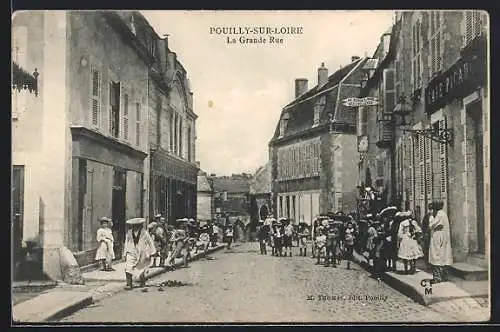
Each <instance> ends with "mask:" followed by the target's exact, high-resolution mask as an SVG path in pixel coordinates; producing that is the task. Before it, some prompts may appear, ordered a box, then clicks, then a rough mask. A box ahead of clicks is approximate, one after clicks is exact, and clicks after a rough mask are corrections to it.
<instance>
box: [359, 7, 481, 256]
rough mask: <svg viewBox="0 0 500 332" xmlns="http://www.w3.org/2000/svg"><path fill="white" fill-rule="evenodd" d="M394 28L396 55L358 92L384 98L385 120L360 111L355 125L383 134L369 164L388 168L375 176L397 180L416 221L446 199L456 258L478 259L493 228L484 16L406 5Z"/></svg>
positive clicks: (400, 197) (397, 191) (397, 196)
mask: <svg viewBox="0 0 500 332" xmlns="http://www.w3.org/2000/svg"><path fill="white" fill-rule="evenodd" d="M396 26H397V28H396V27H395V28H394V29H393V36H392V38H391V39H392V40H391V47H393V48H394V49H393V51H394V54H393V55H392V56H391V57H390V59H389V61H387V63H384V66H383V68H382V67H380V68H378V69H377V71H378V72H379V73H383V75H378V76H377V75H374V76H373V77H372V78H371V79H370V80H369V81H368V83H367V88H366V89H364V91H362V94H361V96H365V95H372V94H375V93H377V89H378V88H377V87H379V86H381V87H382V91H381V92H378V93H380V95H381V96H382V97H383V98H385V99H383V106H384V107H383V108H382V109H383V113H377V114H378V115H379V118H374V115H373V113H370V112H366V110H363V109H360V113H359V119H360V121H359V125H358V129H359V128H361V127H363V128H366V127H368V129H367V132H368V136H369V137H372V140H373V136H374V134H375V133H377V132H382V133H384V135H385V136H383V137H381V138H380V137H379V138H378V140H379V141H380V139H382V140H385V141H387V144H383V145H377V144H375V145H373V144H369V152H368V153H367V154H366V158H367V161H366V163H368V164H369V163H371V165H377V167H378V165H382V164H383V165H386V167H383V168H382V167H381V168H380V172H379V171H378V170H377V174H380V175H382V178H383V179H388V181H389V183H392V184H389V187H390V188H392V189H393V191H394V192H393V197H394V199H392V202H394V203H396V204H398V205H400V207H402V208H403V207H404V208H409V209H411V210H413V211H415V214H416V216H417V219H419V220H420V219H421V218H422V217H423V215H424V214H425V213H426V212H427V205H428V203H430V202H432V201H433V200H442V201H443V202H444V203H445V209H446V211H447V213H448V216H449V218H450V225H451V236H452V248H453V257H454V260H455V261H456V262H463V261H475V262H478V264H482V263H481V262H482V261H483V262H484V261H485V259H486V257H487V256H486V254H487V253H488V252H489V248H488V244H489V241H488V239H489V225H490V216H489V212H488V211H489V210H490V179H489V168H488V167H489V143H488V142H489V116H488V115H489V97H488V95H489V94H488V89H489V87H488V80H487V74H486V73H487V68H488V67H487V59H486V58H487V56H486V54H487V51H486V45H487V39H486V36H487V32H486V26H487V14H486V13H483V12H478V11H404V12H401V13H398V14H397V23H396ZM396 31H397V33H395V32H396ZM388 100H390V101H389V103H388ZM388 105H390V106H388ZM392 105H395V107H394V108H393V109H392V110H391V108H392ZM363 113H368V114H371V116H363ZM365 118H367V120H366V121H365ZM370 135H371V136H370ZM375 136H376V135H375ZM375 141H377V139H375ZM377 158H378V159H377ZM391 158H392V159H391ZM391 161H392V163H391ZM379 162H380V164H379ZM391 165H392V166H391Z"/></svg>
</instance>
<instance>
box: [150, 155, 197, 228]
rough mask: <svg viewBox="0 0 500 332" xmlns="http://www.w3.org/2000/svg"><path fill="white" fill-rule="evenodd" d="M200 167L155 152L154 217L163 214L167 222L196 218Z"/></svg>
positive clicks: (151, 211)
mask: <svg viewBox="0 0 500 332" xmlns="http://www.w3.org/2000/svg"><path fill="white" fill-rule="evenodd" d="M197 178H198V168H197V166H196V165H194V164H191V163H188V162H186V161H183V160H181V159H180V158H176V157H174V156H172V155H169V154H168V153H166V152H164V151H162V150H152V151H151V179H150V184H151V186H150V191H151V192H150V197H151V200H150V216H153V215H155V214H158V213H159V214H161V215H162V216H164V217H165V219H166V220H167V222H169V223H172V222H174V221H175V220H176V219H179V218H196V205H197V203H196V195H197V189H196V183H197Z"/></svg>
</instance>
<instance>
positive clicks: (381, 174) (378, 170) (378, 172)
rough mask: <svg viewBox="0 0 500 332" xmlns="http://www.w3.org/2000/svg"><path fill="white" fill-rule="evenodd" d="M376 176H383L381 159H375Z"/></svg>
mask: <svg viewBox="0 0 500 332" xmlns="http://www.w3.org/2000/svg"><path fill="white" fill-rule="evenodd" d="M377 177H379V178H383V177H384V161H383V160H377Z"/></svg>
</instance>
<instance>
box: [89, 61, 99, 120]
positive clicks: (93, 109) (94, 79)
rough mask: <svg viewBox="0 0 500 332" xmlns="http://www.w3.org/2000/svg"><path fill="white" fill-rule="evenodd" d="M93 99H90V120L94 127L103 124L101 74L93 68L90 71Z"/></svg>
mask: <svg viewBox="0 0 500 332" xmlns="http://www.w3.org/2000/svg"><path fill="white" fill-rule="evenodd" d="M90 78H91V90H92V91H91V97H90V119H91V125H92V126H93V127H97V128H98V127H99V126H100V124H101V73H100V71H99V70H98V69H97V68H95V67H92V68H91V69H90Z"/></svg>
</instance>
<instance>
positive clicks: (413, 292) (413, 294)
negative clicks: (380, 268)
mask: <svg viewBox="0 0 500 332" xmlns="http://www.w3.org/2000/svg"><path fill="white" fill-rule="evenodd" d="M356 254H357V255H356V256H355V258H354V260H355V262H356V263H357V264H358V265H359V266H361V267H362V268H363V269H365V270H366V271H368V272H370V273H373V267H372V266H371V265H370V264H369V263H368V262H365V261H361V260H359V259H358V257H357V256H361V254H359V253H356ZM363 257H364V256H363ZM380 279H381V280H382V281H383V282H384V283H386V284H387V285H388V286H390V287H391V288H393V289H395V290H397V291H398V292H400V293H401V294H403V295H405V296H408V297H409V298H410V299H412V300H413V301H415V302H417V303H419V304H421V305H423V306H428V305H429V304H430V301H429V299H427V298H426V297H425V296H422V294H421V293H420V292H419V291H418V290H417V289H415V287H413V286H412V285H410V284H407V283H405V282H403V281H401V280H399V279H397V278H395V277H394V276H392V275H390V274H388V273H387V272H384V273H383V274H382V276H381V278H380Z"/></svg>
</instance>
